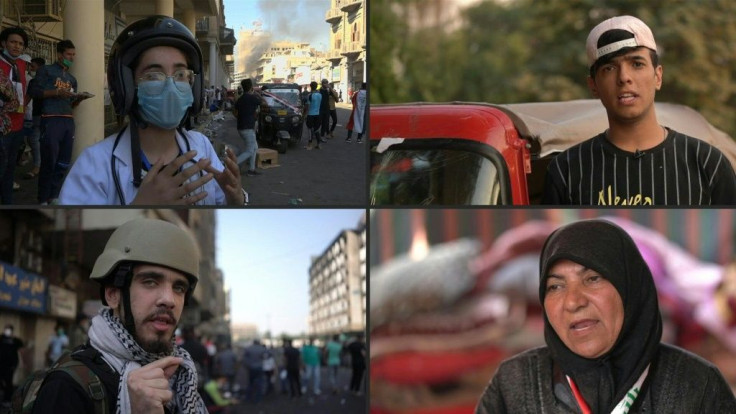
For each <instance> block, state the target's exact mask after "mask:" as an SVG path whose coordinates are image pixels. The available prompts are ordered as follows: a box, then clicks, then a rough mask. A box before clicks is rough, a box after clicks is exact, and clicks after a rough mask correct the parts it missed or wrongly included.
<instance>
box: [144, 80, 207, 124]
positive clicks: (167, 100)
mask: <svg viewBox="0 0 736 414" xmlns="http://www.w3.org/2000/svg"><path fill="white" fill-rule="evenodd" d="M177 84H179V85H175V84H174V80H173V79H172V78H168V79H166V80H164V81H149V82H142V83H140V84H138V106H139V107H140V113H141V116H142V117H143V119H144V120H145V121H146V122H149V123H151V124H153V125H156V126H157V127H159V128H163V129H174V128H176V127H177V126H178V125H179V123H181V120H182V118H184V114H186V112H187V109H189V107H190V106H192V103H193V102H194V95H193V94H192V87H191V86H190V85H189V83H187V82H177ZM185 85H186V86H185ZM159 91H160V92H159ZM157 92H158V93H157Z"/></svg>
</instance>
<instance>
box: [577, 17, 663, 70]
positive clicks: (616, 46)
mask: <svg viewBox="0 0 736 414" xmlns="http://www.w3.org/2000/svg"><path fill="white" fill-rule="evenodd" d="M616 29H618V30H624V31H627V32H629V33H631V34H632V35H634V37H633V38H630V39H624V40H620V41H617V42H613V43H611V44H608V45H601V47H598V39H600V37H601V35H602V34H603V33H606V32H608V31H609V30H616ZM639 46H644V47H648V48H649V49H652V50H654V51H655V52H656V51H657V44H656V43H655V42H654V35H653V34H652V31H651V30H650V29H649V26H647V25H646V24H645V23H644V22H643V21H641V20H639V19H637V18H636V17H633V16H617V17H612V18H610V19H608V20H606V21H603V22H601V23H600V24H598V26H596V27H594V28H593V30H591V31H590V34H589V35H588V40H587V41H586V42H585V51H586V52H587V54H588V66H593V63H595V61H596V60H598V59H599V58H601V57H602V56H605V55H607V54H609V53H613V52H616V51H618V50H620V49H623V48H625V47H639Z"/></svg>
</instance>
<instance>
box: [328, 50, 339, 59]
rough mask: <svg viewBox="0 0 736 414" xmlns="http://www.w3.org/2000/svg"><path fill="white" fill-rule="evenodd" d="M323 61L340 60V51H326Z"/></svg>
mask: <svg viewBox="0 0 736 414" xmlns="http://www.w3.org/2000/svg"><path fill="white" fill-rule="evenodd" d="M325 59H327V60H338V59H342V50H341V49H333V50H329V51H327V56H325Z"/></svg>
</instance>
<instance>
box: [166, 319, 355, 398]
mask: <svg viewBox="0 0 736 414" xmlns="http://www.w3.org/2000/svg"><path fill="white" fill-rule="evenodd" d="M177 342H179V344H180V346H181V347H182V348H183V349H185V350H187V351H188V352H189V354H190V355H191V356H192V360H193V361H194V365H195V366H196V367H197V371H198V377H199V384H200V388H199V391H200V393H201V395H202V399H203V401H204V402H205V404H206V405H207V407H208V409H209V410H210V412H220V411H219V410H222V409H224V408H225V407H227V406H231V405H236V404H239V403H240V402H241V401H243V402H247V403H253V404H257V403H259V402H260V401H262V400H263V399H264V398H265V397H267V396H269V395H275V394H279V393H280V394H281V395H283V396H289V397H290V398H299V397H301V396H303V395H304V394H307V393H310V392H311V393H312V394H314V395H320V394H322V374H323V373H324V372H326V374H327V379H328V381H329V390H330V392H331V393H333V394H338V393H340V386H339V380H338V375H339V372H340V369H341V368H343V367H346V366H348V365H349V366H350V367H351V368H352V375H351V381H350V386H349V391H350V392H351V393H353V394H354V395H356V396H361V395H363V387H364V385H363V379H364V378H363V376H364V373H365V369H366V356H367V354H366V346H365V342H364V340H363V335H362V334H359V335H357V336H355V337H353V338H351V339H350V340H345V338H344V335H334V336H332V337H331V338H330V339H329V340H327V341H325V342H324V343H322V344H320V345H318V344H317V341H315V339H314V338H309V339H308V340H307V341H306V342H305V343H304V344H303V345H302V346H301V347H297V346H295V345H294V343H295V341H294V340H293V339H288V338H285V339H283V340H282V341H281V346H273V345H269V346H266V345H264V344H263V343H262V342H261V341H260V340H259V339H255V340H253V341H252V343H251V344H250V345H248V346H247V347H245V348H244V349H242V351H241V352H240V353H239V352H236V350H235V349H234V348H233V346H232V345H231V344H230V343H228V342H220V343H219V345H218V346H216V345H215V344H214V342H213V340H212V338H209V337H206V336H202V337H201V338H198V337H197V336H196V334H195V329H194V328H193V327H185V328H184V329H183V330H182V335H181V338H180V340H179V341H177ZM239 355H240V356H239ZM348 360H349V361H350V362H349V363H348ZM243 378H245V381H243Z"/></svg>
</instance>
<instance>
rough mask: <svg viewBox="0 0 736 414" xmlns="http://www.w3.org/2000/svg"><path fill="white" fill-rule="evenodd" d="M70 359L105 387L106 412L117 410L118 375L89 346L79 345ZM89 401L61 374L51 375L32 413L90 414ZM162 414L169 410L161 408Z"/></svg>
mask: <svg viewBox="0 0 736 414" xmlns="http://www.w3.org/2000/svg"><path fill="white" fill-rule="evenodd" d="M72 358H74V359H76V360H78V361H81V362H83V363H84V364H85V365H87V366H88V367H90V369H92V371H93V372H94V373H95V374H96V375H97V376H98V377H99V378H100V381H101V382H102V384H103V385H104V386H105V399H106V400H107V406H108V413H114V412H115V411H116V409H117V401H118V383H119V382H120V375H119V374H118V373H117V372H116V371H115V370H114V369H112V367H110V366H109V365H108V364H107V362H105V361H104V360H103V359H102V354H100V352H99V351H98V350H96V349H95V348H93V347H92V346H90V345H89V343H87V344H85V345H81V346H79V347H78V348H77V349H75V350H74V353H73V354H72ZM94 412H95V409H94V405H93V404H92V399H91V398H90V397H89V394H88V392H87V391H85V390H83V389H82V387H81V386H80V385H79V384H78V383H77V382H76V381H74V379H72V377H70V376H69V374H67V373H65V372H58V371H57V372H52V373H51V374H49V375H48V377H46V380H45V381H44V383H43V385H42V386H41V389H40V390H39V392H38V397H36V403H35V405H34V406H33V413H34V414H46V413H54V414H93V413H94ZM164 412H165V413H169V410H168V409H166V408H164Z"/></svg>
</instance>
